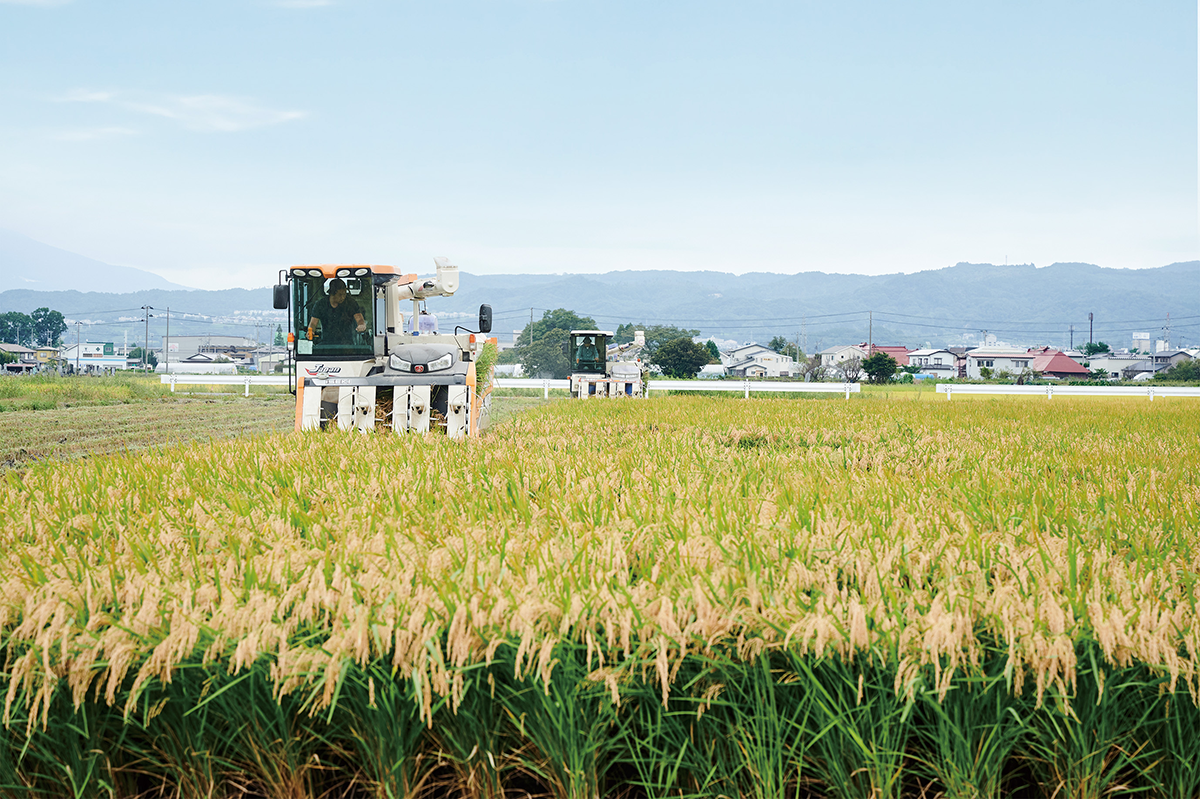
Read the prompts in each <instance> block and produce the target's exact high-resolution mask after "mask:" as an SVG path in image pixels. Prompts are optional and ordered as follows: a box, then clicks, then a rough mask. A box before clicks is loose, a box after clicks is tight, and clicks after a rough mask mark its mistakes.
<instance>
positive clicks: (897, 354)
mask: <svg viewBox="0 0 1200 799" xmlns="http://www.w3.org/2000/svg"><path fill="white" fill-rule="evenodd" d="M858 346H859V349H862V350H869V351H870V353H871V354H872V355H874V354H875V353H877V352H883V353H886V354H888V355H890V356H892V358H893V359H894V360H895V361H896V366H908V365H909V349H908V347H891V346H888V347H881V346H879V345H878V344H875V345H872V346H868V345H866V344H859V345H858Z"/></svg>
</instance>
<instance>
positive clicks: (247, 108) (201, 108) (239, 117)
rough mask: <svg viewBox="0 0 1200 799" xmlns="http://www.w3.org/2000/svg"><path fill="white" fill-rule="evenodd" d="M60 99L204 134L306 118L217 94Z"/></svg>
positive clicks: (90, 94) (76, 94) (84, 94)
mask: <svg viewBox="0 0 1200 799" xmlns="http://www.w3.org/2000/svg"><path fill="white" fill-rule="evenodd" d="M0 2H3V0H0ZM61 99H62V101H63V102H73V103H109V104H112V105H114V106H117V107H119V108H123V109H125V110H127V111H133V112H136V113H139V114H149V115H151V116H157V117H163V118H165V119H170V120H172V121H174V122H176V123H178V124H179V125H181V126H182V127H184V128H187V129H188V130H195V131H201V132H206V133H235V132H237V131H241V130H249V129H251V128H261V127H266V126H268V125H278V124H279V123H281V122H291V121H292V120H296V119H301V118H303V117H305V116H306V115H307V114H306V113H305V112H304V111H277V110H275V109H272V108H264V107H263V106H260V105H257V104H255V103H254V102H253V101H252V100H249V99H246V98H242V97H231V96H227V95H219V94H196V95H182V94H177V95H138V94H136V93H129V92H121V93H118V92H107V91H89V90H86V89H76V90H75V91H72V92H69V93H68V94H67V95H65V96H64V97H63V98H61Z"/></svg>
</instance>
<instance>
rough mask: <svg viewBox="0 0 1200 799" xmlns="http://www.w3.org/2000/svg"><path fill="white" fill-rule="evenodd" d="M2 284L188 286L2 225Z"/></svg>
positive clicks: (58, 287) (53, 287) (96, 288)
mask: <svg viewBox="0 0 1200 799" xmlns="http://www.w3.org/2000/svg"><path fill="white" fill-rule="evenodd" d="M0 286H3V287H4V288H8V289H20V288H25V289H34V290H39V291H60V290H64V289H74V290H76V291H119V292H128V291H141V290H142V289H186V288H187V287H186V286H180V285H178V284H176V283H172V282H170V281H169V280H166V279H165V278H161V277H159V276H158V275H156V274H154V273H153V272H147V271H145V270H143V269H134V268H133V267H130V266H113V265H112V264H106V263H104V262H103V261H97V260H95V259H92V258H87V257H85V256H82V255H77V254H75V253H73V252H68V251H66V250H60V249H59V248H58V247H51V246H50V245H49V244H42V243H41V242H40V241H34V240H33V239H31V238H28V237H26V236H22V235H21V234H20V233H13V232H12V231H11V230H3V229H0Z"/></svg>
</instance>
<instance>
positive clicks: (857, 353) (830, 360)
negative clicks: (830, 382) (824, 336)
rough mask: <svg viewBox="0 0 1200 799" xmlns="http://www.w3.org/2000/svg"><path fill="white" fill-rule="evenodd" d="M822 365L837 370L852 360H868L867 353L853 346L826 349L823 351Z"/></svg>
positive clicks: (821, 353) (845, 345) (846, 345)
mask: <svg viewBox="0 0 1200 799" xmlns="http://www.w3.org/2000/svg"><path fill="white" fill-rule="evenodd" d="M820 356H821V365H822V366H824V367H826V368H829V369H837V368H838V367H839V366H841V365H842V364H843V363H845V362H846V361H848V360H850V359H851V358H858V359H859V360H866V358H867V351H866V350H865V349H863V348H862V347H856V346H854V345H853V344H843V345H841V346H837V347H826V348H825V349H823V350H821V352H820Z"/></svg>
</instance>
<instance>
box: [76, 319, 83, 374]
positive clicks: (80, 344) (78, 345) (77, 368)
mask: <svg viewBox="0 0 1200 799" xmlns="http://www.w3.org/2000/svg"><path fill="white" fill-rule="evenodd" d="M81 324H83V323H82V322H80V321H78V320H77V321H76V322H75V374H79V350H80V349H81V348H82V347H83V344H82V343H81V342H80V341H79V326H80V325H81Z"/></svg>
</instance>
